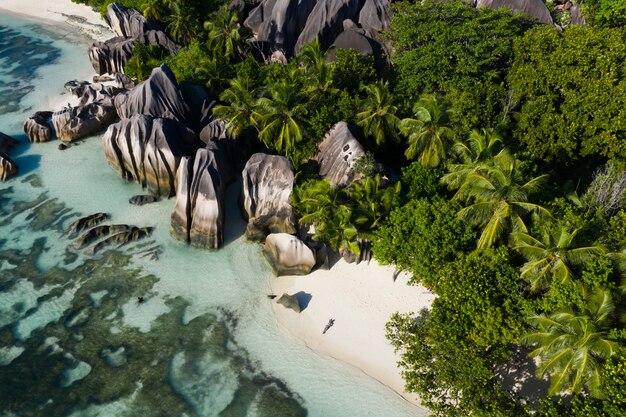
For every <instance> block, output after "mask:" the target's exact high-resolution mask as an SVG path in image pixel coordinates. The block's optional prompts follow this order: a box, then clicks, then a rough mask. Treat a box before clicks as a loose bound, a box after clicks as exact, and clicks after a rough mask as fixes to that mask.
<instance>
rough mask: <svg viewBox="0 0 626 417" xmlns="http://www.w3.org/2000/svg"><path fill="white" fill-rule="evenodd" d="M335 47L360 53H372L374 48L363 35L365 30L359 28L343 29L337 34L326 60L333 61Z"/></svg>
mask: <svg viewBox="0 0 626 417" xmlns="http://www.w3.org/2000/svg"><path fill="white" fill-rule="evenodd" d="M337 49H353V50H355V51H356V52H358V53H360V54H361V55H374V48H373V47H372V44H371V43H370V40H369V39H368V37H367V36H365V31H364V30H363V29H359V28H350V29H347V30H344V31H343V32H341V33H340V34H339V36H337V39H335V43H334V44H333V46H332V47H331V48H330V50H329V52H328V57H327V58H326V61H327V62H334V61H335V59H336V57H335V51H336V50H337Z"/></svg>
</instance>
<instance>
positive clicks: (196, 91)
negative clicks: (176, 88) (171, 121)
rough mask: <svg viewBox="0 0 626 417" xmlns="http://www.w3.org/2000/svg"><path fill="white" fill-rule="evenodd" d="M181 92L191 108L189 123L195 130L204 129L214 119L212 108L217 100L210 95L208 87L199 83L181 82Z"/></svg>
mask: <svg viewBox="0 0 626 417" xmlns="http://www.w3.org/2000/svg"><path fill="white" fill-rule="evenodd" d="M180 92H181V94H182V96H183V100H184V101H185V103H186V104H187V107H188V109H189V110H188V112H187V115H186V118H187V125H188V126H189V127H190V128H191V129H192V130H193V131H194V132H200V131H202V129H203V128H204V127H205V126H207V125H208V124H209V123H211V122H212V121H213V120H214V118H213V113H212V112H211V110H212V109H213V106H215V104H216V102H215V100H213V99H212V98H211V97H210V96H209V93H208V92H207V90H206V88H204V87H203V86H201V85H198V84H193V83H189V82H184V83H181V84H180Z"/></svg>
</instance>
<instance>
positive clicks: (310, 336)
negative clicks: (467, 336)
mask: <svg viewBox="0 0 626 417" xmlns="http://www.w3.org/2000/svg"><path fill="white" fill-rule="evenodd" d="M393 274H394V268H393V267H392V266H382V265H379V264H378V263H377V262H376V261H375V260H372V261H371V262H370V263H369V264H367V263H361V264H359V265H356V264H348V263H347V262H345V261H344V260H343V259H341V260H339V261H338V262H337V263H336V264H335V265H334V266H333V267H332V268H331V269H330V270H317V271H314V272H313V273H311V274H309V275H306V276H284V277H278V278H271V279H270V288H271V291H272V293H273V294H276V295H277V296H280V295H282V294H283V293H288V294H292V295H293V294H296V293H299V292H302V293H306V294H300V295H299V297H298V298H299V299H303V298H304V299H308V297H309V296H310V300H309V302H308V305H306V307H305V308H304V310H303V311H302V312H301V313H300V314H297V313H295V312H294V311H292V310H288V309H286V308H284V307H283V306H282V305H279V304H276V303H273V309H274V312H275V314H276V320H277V322H278V325H279V327H280V328H281V329H282V330H283V331H285V332H286V333H288V334H290V335H292V336H293V337H295V338H297V339H300V340H301V341H302V342H303V343H304V344H306V345H307V346H308V347H309V348H311V349H313V350H315V351H317V352H320V353H323V354H326V355H329V356H332V357H334V358H336V359H338V360H341V361H343V362H347V363H349V364H351V365H354V366H356V367H357V368H359V369H361V370H362V371H363V372H365V373H366V374H368V375H370V376H371V377H373V378H375V379H377V380H378V381H380V382H381V383H383V384H385V385H387V386H388V387H389V388H391V389H393V390H394V391H396V392H397V393H398V394H400V395H401V396H402V397H404V398H405V399H406V400H408V401H411V402H412V403H414V404H416V405H419V401H418V398H417V397H416V395H415V394H409V393H407V392H405V391H404V381H403V380H402V376H401V375H400V370H399V369H398V367H397V365H396V363H397V361H398V360H399V357H398V356H397V355H396V354H395V353H394V351H393V347H392V346H391V345H390V344H389V342H388V341H387V339H386V338H385V324H386V323H387V321H388V320H389V317H390V316H391V315H392V314H393V313H394V312H396V311H399V312H403V313H404V312H417V311H419V310H421V309H422V308H425V307H426V308H427V307H429V306H430V305H431V303H432V301H433V299H434V298H435V295H434V294H433V293H431V292H430V291H428V290H427V289H426V288H424V287H423V286H421V285H418V286H408V285H407V280H408V278H409V276H408V274H405V273H402V274H400V275H399V276H398V277H397V279H396V280H395V282H394V280H393ZM330 318H333V319H334V320H335V324H334V325H333V326H332V327H331V328H330V329H329V330H328V331H327V333H326V334H322V331H323V329H324V326H325V325H326V324H327V323H328V320H329V319H330Z"/></svg>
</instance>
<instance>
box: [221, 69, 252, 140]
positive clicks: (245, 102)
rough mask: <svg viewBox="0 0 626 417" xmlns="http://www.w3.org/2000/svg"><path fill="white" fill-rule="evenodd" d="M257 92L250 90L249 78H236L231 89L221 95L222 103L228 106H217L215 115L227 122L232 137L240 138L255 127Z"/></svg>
mask: <svg viewBox="0 0 626 417" xmlns="http://www.w3.org/2000/svg"><path fill="white" fill-rule="evenodd" d="M255 96H256V91H255V90H251V89H250V83H249V81H248V79H247V78H240V77H237V78H234V79H232V80H231V81H230V87H229V88H227V89H226V90H224V91H223V92H222V94H220V101H222V102H225V103H227V104H223V105H217V106H215V107H214V108H213V114H214V115H215V116H217V117H219V118H221V119H224V120H227V121H228V123H227V124H226V129H227V131H228V133H229V134H230V135H232V136H239V135H240V134H241V133H242V132H243V131H244V130H246V129H247V128H249V127H251V126H253V124H254V120H253V117H254V115H255V108H256V103H255Z"/></svg>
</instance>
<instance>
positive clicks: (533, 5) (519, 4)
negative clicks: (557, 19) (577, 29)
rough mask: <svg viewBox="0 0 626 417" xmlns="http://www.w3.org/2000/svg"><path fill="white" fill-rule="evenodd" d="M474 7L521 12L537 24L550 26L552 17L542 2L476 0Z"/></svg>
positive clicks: (540, 0)
mask: <svg viewBox="0 0 626 417" xmlns="http://www.w3.org/2000/svg"><path fill="white" fill-rule="evenodd" d="M476 7H489V8H490V9H501V8H509V9H511V10H512V11H514V12H523V13H526V14H527V15H529V16H531V17H534V18H535V19H536V20H537V21H538V22H539V23H545V24H547V25H551V24H553V23H554V22H553V21H552V16H551V15H550V11H549V10H548V8H547V7H546V5H545V3H544V2H543V1H542V0H478V1H477V2H476Z"/></svg>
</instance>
